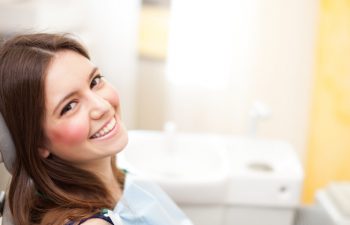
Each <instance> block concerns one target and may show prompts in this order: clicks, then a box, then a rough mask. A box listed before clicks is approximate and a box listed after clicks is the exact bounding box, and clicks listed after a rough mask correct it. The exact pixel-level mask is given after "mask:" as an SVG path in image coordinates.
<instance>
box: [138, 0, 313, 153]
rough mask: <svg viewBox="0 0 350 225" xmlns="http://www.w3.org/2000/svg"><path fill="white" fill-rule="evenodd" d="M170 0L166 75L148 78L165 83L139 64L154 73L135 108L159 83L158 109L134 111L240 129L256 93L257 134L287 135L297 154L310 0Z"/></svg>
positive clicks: (307, 69)
mask: <svg viewBox="0 0 350 225" xmlns="http://www.w3.org/2000/svg"><path fill="white" fill-rule="evenodd" d="M172 4H173V5H172V9H173V10H174V9H175V10H177V12H178V13H179V14H172V17H171V19H172V20H171V23H170V24H171V27H170V42H169V44H170V46H169V48H170V49H169V58H168V60H169V61H168V64H167V68H166V69H167V71H166V73H167V76H168V78H169V74H170V79H169V80H168V83H167V84H166V85H165V86H164V87H161V89H159V88H157V87H156V86H154V85H152V84H154V83H157V84H159V83H166V81H164V79H165V74H158V75H157V76H155V75H154V74H153V75H152V76H150V75H147V74H146V73H145V71H140V75H141V77H147V78H148V79H154V80H153V82H152V81H150V80H148V82H147V84H145V85H148V88H147V87H145V86H143V89H147V90H148V92H149V93H148V96H149V98H148V99H147V92H146V91H143V95H142V96H143V98H142V99H140V100H142V102H141V103H140V105H141V107H143V105H144V107H146V105H147V104H146V103H147V101H151V102H154V101H156V100H154V98H155V97H156V96H155V95H154V94H151V93H157V91H156V90H158V92H159V90H162V91H161V92H164V90H165V94H164V95H165V96H166V97H165V98H164V97H158V100H159V101H160V103H159V104H158V106H159V107H165V109H164V108H161V109H159V108H156V107H154V108H153V114H152V113H148V116H145V115H139V117H138V118H139V119H140V118H141V121H151V120H152V118H160V119H163V122H165V121H166V120H172V121H174V122H175V123H176V124H177V127H178V129H179V130H180V131H195V132H214V133H225V134H235V135H246V134H247V132H248V130H249V127H250V121H249V116H248V112H249V110H250V108H251V106H252V103H253V102H254V101H255V100H261V101H263V102H265V103H266V104H267V105H269V106H270V108H271V110H272V117H271V118H270V119H269V120H267V121H263V122H262V123H261V125H260V127H259V130H258V137H268V138H279V139H284V140H287V141H289V142H291V143H292V145H293V146H294V147H295V149H296V151H297V152H298V154H299V156H300V158H301V159H303V157H304V152H305V148H306V138H307V129H308V116H309V107H310V97H311V92H312V90H311V89H312V77H313V59H314V54H315V49H314V46H315V36H316V30H317V11H318V3H317V1H316V0H311V1H304V0H295V1H291V0H266V1H258V0H247V1H238V0H232V1H225V0H218V1H215V2H212V3H211V2H209V1H199V0H177V1H173V2H172ZM192 6H193V8H191V7H192ZM181 7H183V8H181ZM177 12H176V11H175V13H177ZM217 12H218V14H215V13H217ZM172 13H174V11H172ZM186 16H188V17H186ZM181 20H183V21H181ZM179 21H180V22H179ZM174 24H175V25H174ZM213 65H214V66H213ZM215 65H216V68H217V70H215ZM158 67H159V68H161V67H162V65H161V64H159V65H158ZM141 70H142V68H141ZM160 71H161V70H160ZM207 71H210V73H208V72H207ZM154 72H157V69H155V70H154ZM210 74H212V77H211V75H210ZM193 77H194V79H192V78H193ZM179 78H180V79H179ZM157 79H160V80H162V81H159V80H157ZM218 79H221V80H218ZM222 81H223V82H222ZM213 83H214V84H216V85H214V86H213V85H211V84H213ZM141 85H142V84H141ZM155 88H157V89H156V90H155ZM162 101H164V102H162ZM141 111H142V110H141ZM139 124H141V126H142V125H144V127H141V128H156V129H158V128H159V126H153V127H152V126H151V125H150V124H149V123H146V122H141V123H139Z"/></svg>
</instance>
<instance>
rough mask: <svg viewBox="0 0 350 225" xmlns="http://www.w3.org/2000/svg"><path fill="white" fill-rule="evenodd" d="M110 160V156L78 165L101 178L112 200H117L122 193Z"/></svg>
mask: <svg viewBox="0 0 350 225" xmlns="http://www.w3.org/2000/svg"><path fill="white" fill-rule="evenodd" d="M111 160H112V159H111V157H106V158H103V159H99V160H95V161H93V162H89V163H88V164H84V165H80V167H81V168H82V169H85V170H88V171H90V172H92V173H94V174H95V175H96V176H98V178H100V179H101V181H102V182H103V184H104V185H105V187H106V188H107V190H108V192H109V193H110V195H111V197H112V198H113V200H114V201H115V202H118V200H119V199H120V197H121V195H122V189H121V186H120V184H119V183H118V180H117V179H116V177H115V175H114V172H113V168H112V164H111Z"/></svg>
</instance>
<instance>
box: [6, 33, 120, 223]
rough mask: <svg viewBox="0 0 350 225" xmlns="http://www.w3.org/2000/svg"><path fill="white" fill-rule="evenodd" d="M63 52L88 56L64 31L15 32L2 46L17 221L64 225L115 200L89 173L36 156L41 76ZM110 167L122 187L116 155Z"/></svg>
mask: <svg viewBox="0 0 350 225" xmlns="http://www.w3.org/2000/svg"><path fill="white" fill-rule="evenodd" d="M63 50H70V51H74V52H76V53H78V54H80V55H82V56H84V57H86V58H87V59H89V58H90V57H89V55H88V53H87V51H86V50H85V48H84V47H83V46H82V45H81V44H80V43H79V42H77V41H76V40H74V39H73V38H70V37H69V36H68V35H65V34H62V35H61V34H44V33H39V34H27V35H18V36H15V37H13V38H11V39H9V40H8V41H6V42H5V43H3V45H2V46H0V112H1V113H2V114H3V117H4V120H5V122H6V124H7V126H8V128H9V131H10V133H11V136H12V138H13V142H14V145H15V148H16V160H15V163H14V166H13V171H12V180H11V185H10V190H9V202H10V209H11V213H12V215H13V219H14V223H15V225H27V224H28V223H29V224H57V225H62V224H64V223H66V222H67V220H69V221H79V220H81V219H83V218H86V217H88V216H91V215H93V214H95V213H98V212H99V211H100V209H101V208H113V206H114V204H115V202H114V201H113V199H112V197H111V195H110V193H109V192H108V191H107V188H106V187H105V185H104V184H103V183H102V181H101V180H100V179H99V178H98V177H97V176H95V175H94V174H93V173H91V172H88V171H85V170H82V169H79V168H77V167H74V166H73V165H71V164H70V163H68V162H66V161H64V160H62V159H60V158H58V157H56V156H54V155H52V156H50V157H48V158H43V157H40V155H39V151H38V149H39V147H42V146H43V143H44V140H45V138H46V137H45V133H44V130H43V122H44V118H45V85H44V84H45V77H46V74H47V70H48V67H49V64H50V62H51V61H52V59H53V57H54V55H55V53H57V52H59V51H63ZM111 165H112V167H113V169H114V175H115V177H116V179H117V180H118V182H119V183H120V184H121V185H123V183H124V175H123V173H122V172H121V171H119V170H118V169H117V167H116V163H115V157H112V160H111ZM67 171H69V172H67Z"/></svg>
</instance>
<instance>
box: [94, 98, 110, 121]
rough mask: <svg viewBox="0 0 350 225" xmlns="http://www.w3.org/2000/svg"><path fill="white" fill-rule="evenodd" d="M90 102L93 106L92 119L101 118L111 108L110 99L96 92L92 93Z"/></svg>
mask: <svg viewBox="0 0 350 225" xmlns="http://www.w3.org/2000/svg"><path fill="white" fill-rule="evenodd" d="M89 102H90V106H91V108H90V117H91V118H92V119H96V120H97V119H101V118H102V117H103V116H104V115H106V114H107V113H108V111H109V109H110V104H109V103H108V101H107V100H105V99H104V98H102V97H100V96H98V95H96V94H93V95H91V97H90V98H89Z"/></svg>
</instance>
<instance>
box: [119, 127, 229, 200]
mask: <svg viewBox="0 0 350 225" xmlns="http://www.w3.org/2000/svg"><path fill="white" fill-rule="evenodd" d="M226 148H227V145H226V143H224V142H223V141H222V140H221V139H220V138H218V137H215V136H213V135H204V134H202V135H200V134H176V135H175V134H167V133H165V132H156V131H142V130H141V131H140V130H139V131H129V143H128V145H127V147H126V148H125V149H124V150H123V152H121V153H120V155H118V163H119V164H122V165H121V166H123V165H124V166H125V167H127V168H129V170H131V171H133V172H135V173H138V174H141V176H140V177H147V178H148V179H152V180H154V181H156V182H157V183H158V184H160V186H162V188H163V189H165V190H166V191H167V192H168V193H169V194H170V195H171V196H172V197H173V198H174V199H175V200H176V201H177V202H181V203H184V202H191V203H193V202H196V203H218V202H222V201H223V199H224V198H225V196H227V190H226V189H227V186H228V185H227V184H228V179H229V164H228V160H227V158H226V156H227V153H226ZM203 196H205V197H203Z"/></svg>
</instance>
